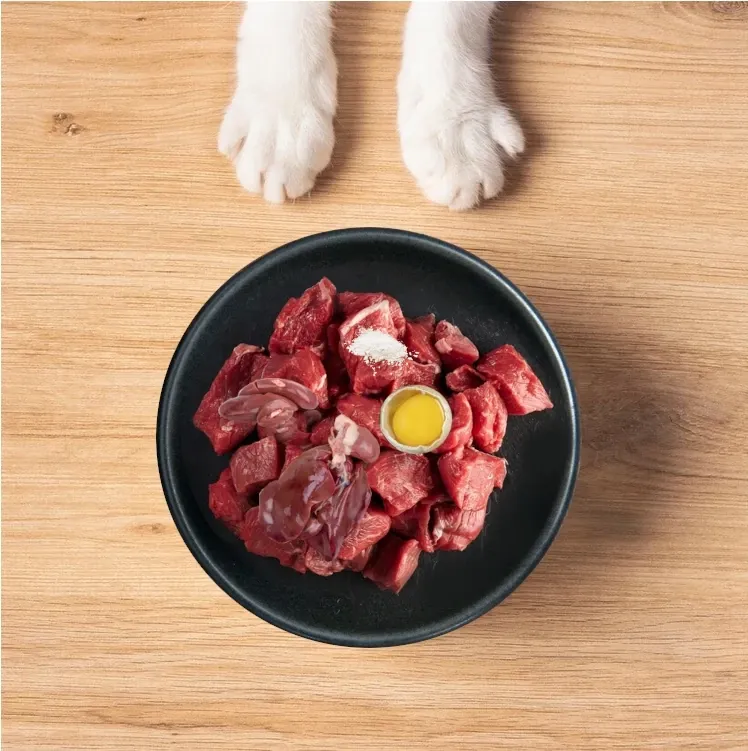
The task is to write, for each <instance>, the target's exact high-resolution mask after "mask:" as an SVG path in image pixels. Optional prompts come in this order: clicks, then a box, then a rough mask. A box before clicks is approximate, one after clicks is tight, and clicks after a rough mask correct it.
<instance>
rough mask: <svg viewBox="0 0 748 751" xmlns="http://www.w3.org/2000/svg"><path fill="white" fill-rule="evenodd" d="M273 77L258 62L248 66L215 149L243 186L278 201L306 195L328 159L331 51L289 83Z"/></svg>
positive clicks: (332, 110) (333, 80)
mask: <svg viewBox="0 0 748 751" xmlns="http://www.w3.org/2000/svg"><path fill="white" fill-rule="evenodd" d="M273 75H274V73H273V70H272V69H270V68H269V66H263V65H262V64H260V63H259V61H258V64H257V65H256V67H254V68H252V67H251V66H250V68H249V70H248V71H247V74H246V75H245V76H244V81H243V82H242V83H240V85H239V86H238V87H237V90H236V93H235V94H234V98H233V100H232V101H231V104H230V105H229V107H228V109H227V110H226V115H225V116H224V118H223V123H222V124H221V128H220V131H219V133H218V150H219V151H220V152H221V153H222V154H225V155H226V156H227V157H228V158H229V159H231V160H232V161H233V163H234V167H235V169H236V176H237V178H238V179H239V182H240V183H241V185H242V187H243V188H244V189H245V190H247V191H248V192H249V193H257V194H260V195H263V196H264V197H265V200H267V201H270V202H271V203H283V202H284V201H285V200H286V198H289V199H294V198H299V197H300V196H303V195H304V194H305V193H308V192H309V191H310V190H311V189H312V187H313V185H314V181H315V179H316V177H317V175H318V174H319V173H320V172H321V171H322V170H323V169H325V167H327V165H328V164H329V163H330V157H331V156H332V150H333V146H334V143H335V133H334V130H333V116H334V114H335V97H336V78H337V72H336V65H335V59H334V58H333V57H332V54H331V55H330V59H329V60H328V61H326V64H323V65H322V66H321V68H318V69H316V70H314V71H311V72H310V73H309V79H308V80H304V81H302V82H300V83H299V82H298V81H297V82H295V85H293V86H288V85H287V82H286V81H282V80H277V81H273V80H270V79H272V77H273Z"/></svg>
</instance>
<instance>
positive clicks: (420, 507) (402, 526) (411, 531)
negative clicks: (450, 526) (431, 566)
mask: <svg viewBox="0 0 748 751" xmlns="http://www.w3.org/2000/svg"><path fill="white" fill-rule="evenodd" d="M444 501H447V502H449V499H448V498H447V497H446V495H445V494H443V493H441V492H438V493H432V494H431V495H430V496H429V497H428V498H424V500H422V501H419V502H418V503H416V505H415V506H413V508H409V509H408V510H407V511H403V513H402V514H400V515H399V516H393V517H392V531H393V532H397V533H398V534H399V535H401V536H402V537H407V538H410V539H413V540H418V544H419V545H420V547H421V550H423V551H424V553H433V552H434V550H435V548H434V536H433V532H432V527H433V523H432V516H433V512H434V509H435V508H438V507H439V506H441V505H442V504H443V503H444Z"/></svg>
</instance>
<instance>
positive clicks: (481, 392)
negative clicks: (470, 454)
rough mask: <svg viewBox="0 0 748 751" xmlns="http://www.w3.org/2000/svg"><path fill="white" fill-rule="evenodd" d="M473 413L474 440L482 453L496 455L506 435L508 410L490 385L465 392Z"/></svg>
mask: <svg viewBox="0 0 748 751" xmlns="http://www.w3.org/2000/svg"><path fill="white" fill-rule="evenodd" d="M463 395H464V396H465V397H466V399H467V401H468V402H469V403H470V408H471V409H472V412H473V438H475V445H476V446H477V447H478V448H479V449H480V450H481V451H487V452H488V453H489V454H495V453H496V452H497V451H498V450H499V448H500V447H501V444H502V442H503V440H504V435H505V434H506V423H507V409H506V405H505V404H504V401H503V399H502V398H501V397H500V396H499V392H498V391H497V390H496V388H495V387H494V386H493V385H492V384H490V383H484V384H483V385H482V386H479V387H478V388H477V389H468V390H467V391H464V392H463Z"/></svg>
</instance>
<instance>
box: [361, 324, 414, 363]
mask: <svg viewBox="0 0 748 751" xmlns="http://www.w3.org/2000/svg"><path fill="white" fill-rule="evenodd" d="M348 351H349V352H350V353H351V354H353V355H358V356H359V357H363V358H364V360H365V361H366V362H368V363H374V362H387V363H396V362H403V361H404V360H407V359H408V348H407V347H406V346H405V345H404V344H403V343H402V342H399V341H398V340H397V339H395V337H394V336H391V335H390V334H388V333H387V332H386V331H377V330H376V329H361V331H359V333H358V335H357V336H356V338H355V339H354V340H353V341H352V342H351V343H350V345H349V346H348Z"/></svg>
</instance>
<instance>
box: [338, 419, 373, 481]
mask: <svg viewBox="0 0 748 751" xmlns="http://www.w3.org/2000/svg"><path fill="white" fill-rule="evenodd" d="M328 443H329V445H330V449H331V450H332V460H331V462H330V467H331V468H332V469H333V471H337V472H338V474H339V475H340V476H341V477H343V478H345V477H346V475H345V474H344V466H345V463H346V461H347V458H348V457H349V456H350V457H353V458H354V459H360V460H361V461H362V462H364V464H373V463H374V462H375V461H376V460H377V459H379V453H380V451H379V441H378V440H377V439H376V436H375V435H374V433H372V432H371V431H370V430H367V429H366V428H365V427H363V426H362V425H359V424H358V423H355V422H354V421H353V420H351V418H350V417H346V416H345V415H338V416H337V417H336V418H335V422H334V423H333V425H332V434H331V435H330V440H329V441H328Z"/></svg>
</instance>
